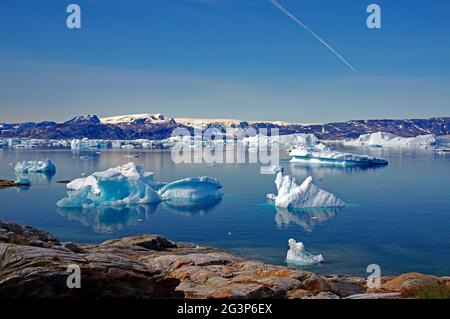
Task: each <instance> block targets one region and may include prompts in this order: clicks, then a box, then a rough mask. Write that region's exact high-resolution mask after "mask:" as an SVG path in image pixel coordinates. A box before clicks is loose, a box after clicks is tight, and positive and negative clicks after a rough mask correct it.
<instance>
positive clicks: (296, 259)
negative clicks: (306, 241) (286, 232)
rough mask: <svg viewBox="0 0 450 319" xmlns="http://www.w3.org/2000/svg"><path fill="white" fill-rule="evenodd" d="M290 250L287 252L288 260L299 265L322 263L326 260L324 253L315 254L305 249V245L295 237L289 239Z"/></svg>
mask: <svg viewBox="0 0 450 319" xmlns="http://www.w3.org/2000/svg"><path fill="white" fill-rule="evenodd" d="M288 243H289V250H288V252H287V256H286V261H287V262H288V263H293V264H296V265H299V266H310V265H315V264H319V263H322V262H323V261H324V259H323V256H322V255H313V254H310V253H308V252H307V251H306V250H305V245H303V243H301V242H296V241H295V239H292V238H291V239H289V242H288Z"/></svg>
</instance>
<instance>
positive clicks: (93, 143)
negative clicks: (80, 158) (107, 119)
mask: <svg viewBox="0 0 450 319" xmlns="http://www.w3.org/2000/svg"><path fill="white" fill-rule="evenodd" d="M70 148H71V149H73V150H81V149H105V148H108V143H107V142H105V141H102V140H90V139H88V138H83V139H82V140H80V139H73V140H71V141H70Z"/></svg>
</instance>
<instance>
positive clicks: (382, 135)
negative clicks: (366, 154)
mask: <svg viewBox="0 0 450 319" xmlns="http://www.w3.org/2000/svg"><path fill="white" fill-rule="evenodd" d="M342 144H343V145H344V146H372V147H373V146H378V147H411V146H412V147H414V146H416V147H427V146H435V145H436V144H437V141H436V137H435V136H434V135H432V134H428V135H419V136H416V137H401V136H398V135H395V134H392V133H387V132H376V133H371V134H363V135H361V136H360V137H358V138H356V139H350V140H344V141H343V143H342Z"/></svg>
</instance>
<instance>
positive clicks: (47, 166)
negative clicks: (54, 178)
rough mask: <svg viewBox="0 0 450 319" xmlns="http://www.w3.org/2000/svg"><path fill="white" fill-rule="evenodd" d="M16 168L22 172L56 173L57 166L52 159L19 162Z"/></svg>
mask: <svg viewBox="0 0 450 319" xmlns="http://www.w3.org/2000/svg"><path fill="white" fill-rule="evenodd" d="M14 170H15V171H16V172H20V173H54V172H56V166H55V164H53V162H52V161H50V160H42V161H23V162H17V163H16V165H15V166H14Z"/></svg>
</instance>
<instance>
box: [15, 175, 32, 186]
mask: <svg viewBox="0 0 450 319" xmlns="http://www.w3.org/2000/svg"><path fill="white" fill-rule="evenodd" d="M15 183H16V184H17V185H21V186H30V185H31V181H30V178H29V177H28V176H25V175H19V176H17V179H16V182H15Z"/></svg>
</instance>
